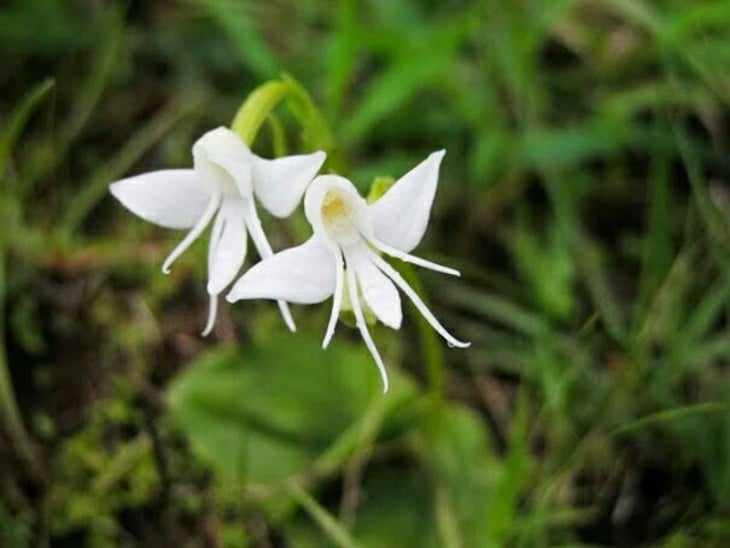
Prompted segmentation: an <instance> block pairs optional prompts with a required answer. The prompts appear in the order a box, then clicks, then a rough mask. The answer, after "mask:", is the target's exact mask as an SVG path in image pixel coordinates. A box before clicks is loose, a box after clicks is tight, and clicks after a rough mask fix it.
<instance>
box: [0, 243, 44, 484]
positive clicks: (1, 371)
mask: <svg viewBox="0 0 730 548" xmlns="http://www.w3.org/2000/svg"><path fill="white" fill-rule="evenodd" d="M0 246H2V243H1V242H0ZM4 304H5V253H4V251H3V249H2V247H0V413H2V420H3V423H4V424H3V426H4V427H5V430H6V431H7V433H8V436H9V437H10V440H11V441H12V443H13V445H14V447H15V450H16V451H17V452H18V456H19V457H20V459H21V460H22V461H23V464H24V465H25V466H26V467H27V469H28V471H29V472H30V473H31V474H32V475H34V476H38V475H39V473H38V472H39V469H38V462H37V459H36V454H35V451H34V450H33V444H32V443H31V441H30V438H29V436H28V433H27V432H26V430H25V427H24V426H23V419H22V417H21V415H20V411H19V410H18V403H17V401H16V398H15V391H14V390H13V383H12V380H11V378H10V370H9V368H8V358H7V351H6V349H5V306H4Z"/></svg>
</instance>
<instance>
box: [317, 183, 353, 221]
mask: <svg viewBox="0 0 730 548" xmlns="http://www.w3.org/2000/svg"><path fill="white" fill-rule="evenodd" d="M349 214H350V208H349V207H348V205H347V204H346V203H345V201H344V200H343V199H342V197H341V196H340V194H339V192H336V191H334V190H328V191H327V194H325V195H324V200H322V220H323V221H324V222H325V223H328V224H329V223H332V224H340V223H341V222H342V220H343V217H345V218H346V217H348V216H349Z"/></svg>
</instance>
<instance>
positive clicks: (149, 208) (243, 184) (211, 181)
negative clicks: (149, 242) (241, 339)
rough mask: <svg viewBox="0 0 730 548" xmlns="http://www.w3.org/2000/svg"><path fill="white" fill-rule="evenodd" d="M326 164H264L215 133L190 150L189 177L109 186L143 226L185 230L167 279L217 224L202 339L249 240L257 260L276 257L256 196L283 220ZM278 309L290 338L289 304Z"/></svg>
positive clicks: (300, 159) (231, 138) (320, 158)
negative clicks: (177, 263)
mask: <svg viewBox="0 0 730 548" xmlns="http://www.w3.org/2000/svg"><path fill="white" fill-rule="evenodd" d="M324 160H325V153H324V152H315V153H313V154H305V155H298V156H286V157H283V158H277V159H275V160H266V159H264V158H260V157H258V156H257V155H255V154H254V153H253V152H251V150H250V149H249V148H248V147H247V146H246V144H245V143H244V142H243V141H242V140H241V138H240V137H239V136H238V135H237V134H235V133H234V132H232V131H231V130H229V129H226V128H224V127H219V128H217V129H214V130H211V131H209V132H207V133H206V134H205V135H203V136H202V137H201V138H200V139H198V141H196V143H195V144H194V145H193V168H192V169H164V170H160V171H152V172H150V173H144V174H142V175H137V176H135V177H129V178H127V179H122V180H120V181H117V182H115V183H112V184H111V187H110V190H111V193H112V194H113V195H114V196H115V197H116V198H117V199H118V200H119V201H120V202H121V203H122V204H123V205H124V206H125V207H126V208H127V209H129V210H130V211H131V212H132V213H134V214H135V215H138V216H139V217H142V218H143V219H145V220H146V221H149V222H151V223H155V224H157V225H160V226H163V227H166V228H176V229H189V232H188V233H187V235H186V236H185V238H183V240H182V241H181V242H180V243H179V244H178V245H177V247H176V248H175V249H173V251H172V253H170V255H169V256H168V257H167V259H166V260H165V262H164V263H163V265H162V271H163V272H164V273H165V274H168V273H169V272H170V266H171V265H172V263H173V262H174V261H175V260H176V259H177V258H178V257H179V256H180V255H181V254H182V253H183V252H184V251H185V250H186V249H187V248H188V247H190V245H191V244H192V243H193V242H194V241H195V240H196V239H197V238H198V236H200V235H201V233H202V232H203V231H204V230H205V228H206V227H207V226H208V225H209V224H210V222H211V221H212V220H213V218H214V217H215V221H213V229H212V230H211V236H210V246H209V248H208V287H207V289H208V294H209V296H210V305H209V312H208V321H207V323H206V326H205V329H204V330H203V335H204V336H205V335H208V334H209V333H210V332H211V330H212V329H213V326H214V325H215V318H216V313H217V307H218V295H220V294H221V293H222V292H223V290H224V289H225V288H226V287H228V285H230V283H231V282H232V281H233V279H234V278H235V277H236V275H237V274H238V272H239V270H240V269H241V266H242V265H243V262H244V259H245V258H246V247H247V245H246V244H247V236H246V232H248V233H249V234H251V240H253V243H254V246H255V247H256V250H257V251H258V254H259V255H260V256H261V258H262V259H265V258H267V257H271V256H272V255H273V251H272V249H271V246H270V245H269V242H268V240H267V239H266V235H265V234H264V231H263V229H262V227H261V221H260V220H259V217H258V214H257V212H256V205H255V203H254V196H255V197H256V198H257V199H258V200H259V201H260V202H261V204H262V205H263V206H264V208H265V209H267V210H268V211H269V212H270V213H271V214H273V215H274V216H276V217H287V216H288V215H290V214H291V212H292V211H294V209H295V208H296V207H297V205H298V204H299V202H300V201H301V198H302V195H303V194H304V191H305V190H306V188H307V185H308V184H309V183H310V182H311V181H312V179H313V178H314V176H315V175H316V174H317V172H318V171H319V168H320V167H322V164H323V163H324ZM279 308H280V310H281V314H282V316H283V318H284V321H285V322H286V324H287V326H288V327H289V329H291V330H292V331H295V330H296V327H295V325H294V320H293V319H292V317H291V313H290V312H289V308H288V306H287V304H286V302H284V301H282V300H280V301H279Z"/></svg>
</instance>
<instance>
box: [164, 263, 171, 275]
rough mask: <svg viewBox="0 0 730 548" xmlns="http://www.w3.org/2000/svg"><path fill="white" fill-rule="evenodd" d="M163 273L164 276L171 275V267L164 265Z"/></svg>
mask: <svg viewBox="0 0 730 548" xmlns="http://www.w3.org/2000/svg"><path fill="white" fill-rule="evenodd" d="M162 273H163V274H169V273H170V265H169V264H167V262H165V264H163V265H162Z"/></svg>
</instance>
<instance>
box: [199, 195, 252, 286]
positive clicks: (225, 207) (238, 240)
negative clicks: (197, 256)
mask: <svg viewBox="0 0 730 548" xmlns="http://www.w3.org/2000/svg"><path fill="white" fill-rule="evenodd" d="M244 211H245V205H244V202H243V200H241V199H239V198H224V199H223V202H222V203H221V208H220V211H219V213H218V217H217V218H216V220H215V225H214V227H213V232H212V233H211V238H210V247H209V248H208V293H209V294H210V295H218V294H220V293H221V292H222V291H223V290H224V289H225V288H226V287H228V285H229V284H230V283H231V282H232V281H233V279H234V278H235V277H236V274H238V271H239V270H240V269H241V266H243V261H244V259H245V258H246V222H245V220H244Z"/></svg>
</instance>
